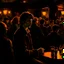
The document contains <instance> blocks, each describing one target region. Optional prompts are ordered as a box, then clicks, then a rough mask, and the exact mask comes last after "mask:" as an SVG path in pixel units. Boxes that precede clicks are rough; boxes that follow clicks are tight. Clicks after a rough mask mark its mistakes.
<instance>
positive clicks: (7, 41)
mask: <svg viewBox="0 0 64 64" xmlns="http://www.w3.org/2000/svg"><path fill="white" fill-rule="evenodd" d="M4 39H5V41H6V43H7V44H10V45H12V40H11V39H9V38H7V37H4Z"/></svg>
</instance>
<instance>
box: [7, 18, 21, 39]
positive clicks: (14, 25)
mask: <svg viewBox="0 0 64 64" xmlns="http://www.w3.org/2000/svg"><path fill="white" fill-rule="evenodd" d="M18 22H19V21H18V18H14V19H12V23H11V26H10V29H9V30H8V37H9V38H10V39H11V40H13V35H14V32H15V31H16V30H17V29H18V28H19V26H20V25H19V24H18Z"/></svg>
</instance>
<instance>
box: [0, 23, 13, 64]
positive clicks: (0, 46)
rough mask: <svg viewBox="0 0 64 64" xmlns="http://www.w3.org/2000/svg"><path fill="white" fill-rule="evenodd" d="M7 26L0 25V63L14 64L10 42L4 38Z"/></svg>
mask: <svg viewBox="0 0 64 64" xmlns="http://www.w3.org/2000/svg"><path fill="white" fill-rule="evenodd" d="M6 32H7V25H6V24H5V23H4V22H1V23H0V59H1V60H0V61H3V62H2V64H14V52H13V48H12V41H11V40H10V39H9V38H7V37H6Z"/></svg>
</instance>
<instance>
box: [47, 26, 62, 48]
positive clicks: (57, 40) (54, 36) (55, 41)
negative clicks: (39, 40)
mask: <svg viewBox="0 0 64 64" xmlns="http://www.w3.org/2000/svg"><path fill="white" fill-rule="evenodd" d="M58 31H59V26H53V31H52V32H51V33H50V34H48V38H47V39H48V40H47V43H48V44H47V45H49V46H56V47H59V46H60V44H61V43H62V39H61V37H60V36H59V34H58Z"/></svg>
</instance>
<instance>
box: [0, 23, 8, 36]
mask: <svg viewBox="0 0 64 64" xmlns="http://www.w3.org/2000/svg"><path fill="white" fill-rule="evenodd" d="M7 30H8V29H7V25H6V24H5V23H4V22H0V35H5V34H6V33H7Z"/></svg>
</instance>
